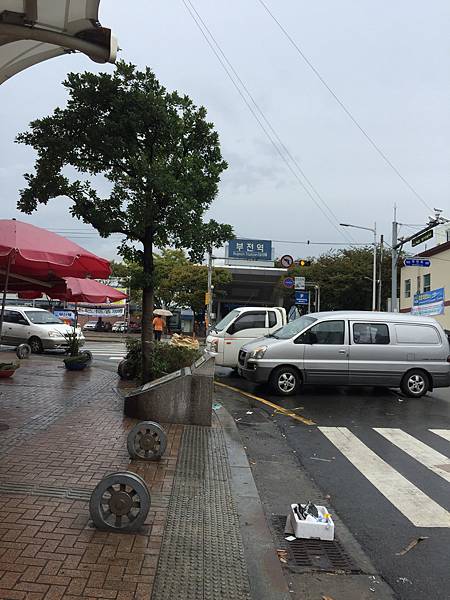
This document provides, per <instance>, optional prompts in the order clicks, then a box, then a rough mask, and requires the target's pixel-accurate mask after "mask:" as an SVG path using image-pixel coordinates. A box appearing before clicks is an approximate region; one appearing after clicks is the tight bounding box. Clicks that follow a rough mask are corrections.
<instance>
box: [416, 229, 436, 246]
mask: <svg viewBox="0 0 450 600" xmlns="http://www.w3.org/2000/svg"><path fill="white" fill-rule="evenodd" d="M432 237H433V230H432V229H430V230H429V231H425V232H424V233H421V234H420V235H418V236H417V237H415V238H413V239H412V240H411V246H418V245H419V244H422V242H426V241H427V240H430V239H431V238H432Z"/></svg>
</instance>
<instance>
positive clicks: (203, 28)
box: [182, 0, 353, 243]
mask: <svg viewBox="0 0 450 600" xmlns="http://www.w3.org/2000/svg"><path fill="white" fill-rule="evenodd" d="M182 2H183V4H184V6H185V8H186V10H187V11H188V13H189V15H190V16H191V18H192V20H193V21H194V23H195V24H196V26H197V28H198V29H199V31H200V32H201V34H202V35H203V37H204V38H205V40H206V42H207V44H208V46H209V47H210V48H211V50H212V51H213V53H214V55H215V56H216V58H217V60H218V61H219V63H220V64H221V66H222V68H223V69H224V71H225V73H226V74H227V76H228V78H229V79H230V81H231V82H232V84H233V86H234V87H235V88H236V90H237V92H238V93H239V95H240V96H241V98H242V100H243V101H244V102H245V104H246V106H247V108H248V109H249V110H250V112H251V113H252V115H253V117H254V118H255V120H256V121H257V123H258V124H259V126H260V127H261V129H262V130H263V132H264V134H265V135H266V137H267V138H268V140H269V141H270V143H271V144H272V146H273V147H274V148H275V150H276V152H277V153H278V154H279V156H280V157H281V159H282V160H283V162H284V163H285V164H286V166H287V168H288V169H289V171H290V172H291V173H292V174H293V176H294V177H295V178H296V180H297V182H298V183H299V184H300V186H301V187H302V188H303V190H304V191H305V192H306V194H307V195H308V196H309V197H310V198H311V200H312V201H313V202H314V204H315V205H316V206H317V208H318V209H319V210H320V211H321V212H322V214H323V215H324V217H325V218H326V219H327V221H328V222H329V223H330V224H331V225H332V227H334V228H335V229H336V231H338V232H339V234H340V235H342V236H343V237H344V238H345V239H347V241H348V242H349V243H351V242H352V241H353V240H352V238H350V237H349V236H348V233H347V232H346V233H344V232H343V230H342V229H340V228H339V227H338V225H337V224H336V223H335V222H334V221H333V220H332V218H331V217H330V216H329V214H328V213H327V212H326V210H325V209H324V208H323V207H322V206H321V205H320V204H319V202H318V201H317V200H316V198H315V197H314V196H313V194H312V193H311V191H310V190H309V189H308V187H307V186H306V185H305V184H304V183H303V181H302V179H301V178H300V176H299V175H298V173H297V172H296V171H295V169H294V168H293V166H292V164H291V163H290V162H289V161H288V160H287V158H286V156H285V154H284V153H283V152H282V150H281V149H280V147H279V145H278V144H277V143H276V141H275V140H274V138H273V136H272V134H271V133H270V130H272V131H273V132H274V134H273V135H275V136H276V138H277V139H278V140H279V143H280V145H281V146H282V148H283V149H284V150H285V151H286V146H285V145H284V144H283V142H282V141H281V138H280V137H279V135H278V134H277V133H276V132H275V130H274V128H273V127H272V125H271V124H270V122H269V121H268V119H267V118H266V117H265V115H264V113H263V112H262V110H261V109H260V108H259V106H258V104H257V103H256V101H255V100H254V98H253V96H252V95H251V93H250V92H249V91H248V88H247V86H245V84H244V83H243V81H242V79H241V78H240V77H239V75H238V74H237V72H236V70H235V69H234V67H232V66H231V63H230V61H229V60H228V58H227V57H226V55H225V53H224V52H223V50H222V49H221V47H220V45H219V43H218V42H217V41H216V39H215V37H214V36H213V34H212V33H211V31H210V29H209V28H208V26H207V25H206V24H205V21H204V20H203V19H202V17H201V16H200V14H199V13H198V11H197V9H196V8H195V7H194V5H193V4H192V2H191V0H182ZM206 32H207V33H208V35H209V36H210V38H211V39H210V38H209V37H208V35H207V33H206ZM211 40H213V41H211ZM213 42H214V43H213ZM216 48H217V49H216ZM222 56H223V58H222ZM227 64H228V65H230V67H228V66H227ZM232 73H235V77H236V79H237V81H239V83H240V84H241V85H242V88H243V89H244V90H245V91H246V93H247V94H248V96H249V98H250V99H251V101H252V103H253V104H254V106H255V107H256V108H257V110H258V112H259V113H260V114H261V116H262V119H263V120H262V119H261V118H260V117H259V116H258V114H257V112H256V111H255V109H254V108H253V106H252V104H251V103H250V102H249V100H248V99H247V97H246V96H245V94H244V93H243V91H242V89H241V87H239V85H238V83H237V82H236V80H235V79H234V77H233V75H232ZM263 121H265V122H266V123H267V127H266V126H265V125H264V122H263ZM268 127H269V128H270V130H269V129H268ZM288 156H290V157H292V154H291V153H290V152H289V151H288ZM291 160H293V162H294V164H295V165H296V166H297V168H298V169H299V172H300V173H301V174H302V175H303V177H305V180H306V181H307V182H308V183H309V185H310V186H311V188H312V189H314V190H315V188H314V187H313V186H312V184H311V182H310V181H309V179H307V178H306V176H305V175H304V172H303V170H302V169H300V167H299V165H298V162H297V161H296V160H295V159H293V158H291ZM315 193H316V194H317V196H318V197H319V198H320V199H321V201H322V203H323V204H324V205H325V206H326V207H327V209H328V211H329V212H330V213H331V214H333V216H334V218H335V219H336V221H338V219H337V217H336V216H335V215H334V213H333V211H332V210H331V209H330V208H329V207H328V205H327V203H326V202H325V201H324V200H323V199H322V198H321V196H320V194H319V193H318V192H317V190H315Z"/></svg>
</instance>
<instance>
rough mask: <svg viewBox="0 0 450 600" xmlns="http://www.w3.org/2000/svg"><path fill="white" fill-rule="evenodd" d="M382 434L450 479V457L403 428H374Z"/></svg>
mask: <svg viewBox="0 0 450 600" xmlns="http://www.w3.org/2000/svg"><path fill="white" fill-rule="evenodd" d="M374 429H375V431H377V432H378V433H379V434H380V435H382V436H383V437H385V438H386V439H387V440H389V441H390V442H392V443H393V444H395V445H396V446H397V447H398V448H400V450H403V452H406V453H407V454H409V455H410V456H412V457H413V458H414V459H415V460H417V462H420V463H421V464H422V465H425V466H426V467H427V468H428V469H430V471H433V473H436V474H437V475H439V476H440V477H442V478H443V479H445V480H446V481H450V458H447V457H446V456H444V455H443V454H441V453H440V452H436V450H433V448H430V446H427V445H426V444H424V443H423V442H421V441H420V440H417V439H416V438H415V437H413V436H412V435H409V433H406V431H402V430H401V429H390V428H384V429H382V428H378V427H375V428H374Z"/></svg>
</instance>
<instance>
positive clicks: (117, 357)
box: [108, 356, 123, 360]
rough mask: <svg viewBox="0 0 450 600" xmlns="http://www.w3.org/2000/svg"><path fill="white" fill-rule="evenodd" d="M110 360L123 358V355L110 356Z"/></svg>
mask: <svg viewBox="0 0 450 600" xmlns="http://www.w3.org/2000/svg"><path fill="white" fill-rule="evenodd" d="M108 358H109V360H122V359H123V356H108Z"/></svg>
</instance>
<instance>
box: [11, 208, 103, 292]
mask: <svg viewBox="0 0 450 600" xmlns="http://www.w3.org/2000/svg"><path fill="white" fill-rule="evenodd" d="M8 265H9V266H10V275H11V277H13V278H14V275H22V276H28V277H33V278H34V279H37V280H40V281H49V280H50V281H51V280H54V279H55V278H57V277H82V278H84V277H92V278H96V279H106V278H107V277H109V275H110V274H111V269H110V266H109V261H107V260H106V259H105V258H100V257H99V256H96V255H95V254H92V252H89V251H88V250H85V249H84V248H82V247H81V246H78V244H75V243H74V242H71V241H70V240H67V239H66V238H63V237H62V236H60V235H57V234H56V233H52V232H50V231H47V230H46V229H42V228H40V227H35V226H34V225H30V224H29V223H22V222H21V221H16V220H14V219H11V220H0V276H1V275H4V276H5V275H6V270H7V269H8ZM2 271H3V273H2Z"/></svg>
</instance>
